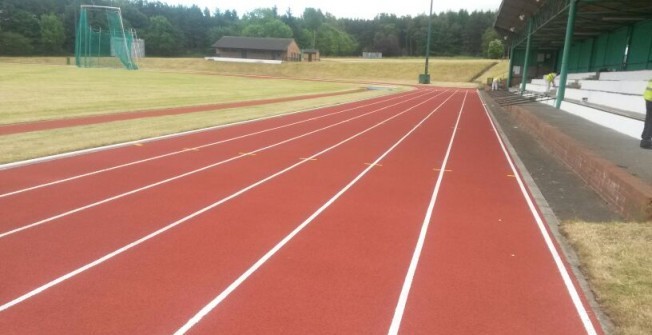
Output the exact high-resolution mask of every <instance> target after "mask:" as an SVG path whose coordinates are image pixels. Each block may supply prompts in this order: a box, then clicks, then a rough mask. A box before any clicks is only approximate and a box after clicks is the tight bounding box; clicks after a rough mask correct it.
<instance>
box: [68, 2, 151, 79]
mask: <svg viewBox="0 0 652 335" xmlns="http://www.w3.org/2000/svg"><path fill="white" fill-rule="evenodd" d="M135 42H136V43H138V42H137V41H135V38H134V32H133V30H130V31H125V27H124V23H123V22H122V14H121V12H120V8H119V7H107V6H95V5H82V6H81V8H80V11H79V24H78V26H77V34H76V36H75V63H76V64H77V66H78V67H115V68H120V67H124V68H126V69H129V70H136V69H138V66H137V65H136V56H137V52H136V50H135V48H134V43H135Z"/></svg>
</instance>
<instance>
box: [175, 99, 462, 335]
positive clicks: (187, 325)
mask: <svg viewBox="0 0 652 335" xmlns="http://www.w3.org/2000/svg"><path fill="white" fill-rule="evenodd" d="M453 96H454V94H452V95H451V96H449V97H448V98H447V99H446V100H444V102H442V103H441V104H440V105H439V106H437V107H436V108H435V109H434V110H432V111H431V112H430V113H429V114H428V115H426V117H424V118H423V119H422V120H421V122H419V123H417V124H416V125H415V126H414V127H412V129H410V130H409V131H408V132H407V133H406V134H405V135H403V137H401V138H400V139H399V140H398V141H397V142H396V143H394V145H392V146H391V147H390V148H389V149H387V151H385V152H384V153H383V154H382V155H380V156H379V157H378V158H377V159H376V160H375V161H374V162H373V163H372V164H371V165H369V166H368V167H367V168H365V169H364V170H363V171H362V172H361V173H360V174H359V175H358V176H356V177H355V178H354V179H353V180H351V181H350V182H349V183H348V184H347V185H346V186H344V188H342V189H341V190H340V191H339V192H337V193H336V194H335V195H334V196H333V197H331V198H330V199H329V200H328V201H327V202H326V203H324V204H323V205H322V206H321V207H319V209H317V211H315V212H314V213H312V215H310V216H309V217H308V218H307V219H306V220H305V221H303V222H302V223H301V224H300V225H299V226H298V227H296V228H295V229H294V230H293V231H292V232H291V233H290V234H288V235H287V236H285V238H283V239H282V240H281V241H280V242H279V243H278V244H276V245H275V246H274V247H273V248H272V249H270V250H269V251H268V252H267V253H266V254H265V255H263V257H261V258H260V259H259V260H258V261H257V262H256V263H254V264H253V265H252V266H251V267H250V268H249V269H247V271H245V272H244V273H243V274H242V275H240V277H238V278H237V279H236V280H235V281H234V282H233V283H231V285H229V286H228V287H227V288H226V289H225V290H224V291H222V292H221V293H220V294H219V295H218V296H217V297H215V298H214V299H213V300H211V301H210V302H209V303H208V304H207V305H206V306H204V307H203V308H202V309H201V310H199V312H197V314H195V315H194V316H193V317H192V318H190V320H188V322H186V323H185V324H184V325H183V326H182V327H181V328H179V329H178V330H177V331H176V332H175V333H174V334H175V335H182V334H185V333H186V332H188V330H190V328H192V327H193V326H194V325H196V324H197V323H198V322H199V321H201V319H202V318H203V317H205V316H206V315H207V314H208V313H210V312H211V311H212V310H213V309H215V307H217V305H219V304H220V303H221V302H222V301H224V299H226V298H227V297H228V296H229V294H231V293H232V292H233V291H235V289H237V288H238V286H240V285H241V284H242V283H243V282H244V281H245V280H247V278H249V277H250V276H251V275H252V274H253V273H254V272H256V270H258V269H259V268H260V267H261V266H262V265H263V264H265V262H267V261H268V260H269V259H270V258H271V257H272V256H274V254H276V253H277V252H278V251H279V250H281V248H283V247H284V246H285V245H286V244H287V243H288V242H290V240H292V239H293V238H294V237H295V236H296V235H297V234H299V233H300V232H301V231H302V230H303V229H304V228H305V227H307V226H308V225H309V224H310V223H311V222H312V221H314V220H315V218H317V216H319V215H320V214H321V213H322V212H323V211H324V210H326V208H328V207H329V206H330V205H332V204H333V203H334V202H335V201H336V200H337V199H339V197H341V196H342V194H344V193H345V192H346V191H348V190H349V189H350V188H351V187H352V186H353V185H354V184H356V183H357V182H358V181H359V180H360V179H362V177H364V176H365V175H366V174H367V173H368V172H369V171H371V169H373V168H374V166H375V165H378V163H379V162H380V161H381V160H382V159H383V158H385V157H386V156H387V155H388V154H389V153H390V152H392V151H393V150H394V149H395V148H396V147H397V146H398V145H399V144H401V143H402V142H403V141H404V140H405V139H406V138H407V137H408V136H410V135H411V134H412V133H413V132H414V131H416V130H417V129H418V128H419V127H420V126H421V125H422V124H423V123H424V122H426V120H428V119H429V118H430V116H432V115H433V114H434V113H435V112H436V111H437V110H439V108H441V106H443V105H444V104H445V103H446V102H447V101H448V100H450V99H451V98H452V97H453ZM415 107H416V106H415Z"/></svg>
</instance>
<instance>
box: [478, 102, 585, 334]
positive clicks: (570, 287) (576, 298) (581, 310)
mask: <svg viewBox="0 0 652 335" xmlns="http://www.w3.org/2000/svg"><path fill="white" fill-rule="evenodd" d="M478 96H479V94H478ZM480 99H481V100H482V98H480ZM484 112H485V114H486V116H487V118H488V119H489V122H490V123H491V126H492V128H493V130H494V134H495V135H496V138H497V139H498V142H499V143H500V147H501V148H502V150H503V154H504V155H505V158H506V159H507V162H508V163H509V166H510V168H511V169H512V172H514V177H515V178H516V181H517V183H518V186H519V187H520V189H521V194H523V198H524V199H525V201H526V202H527V205H528V208H529V209H530V212H531V213H532V216H533V217H534V220H535V221H536V223H537V227H538V228H539V231H540V232H541V235H542V236H543V240H544V241H545V243H546V246H547V247H548V251H550V255H551V256H552V259H553V260H554V262H555V265H556V266H557V270H558V271H559V274H560V275H561V278H562V280H563V281H564V285H565V286H566V290H567V291H568V294H569V296H570V298H571V300H572V301H573V305H574V306H575V310H576V311H577V314H578V316H579V317H580V319H581V320H582V324H583V325H584V329H585V330H586V333H587V334H589V335H597V331H596V330H595V326H594V325H593V322H592V321H591V318H590V317H589V313H588V312H587V310H586V307H584V304H583V303H582V299H581V298H580V295H579V293H578V291H577V288H576V287H575V284H574V283H573V280H572V279H571V277H570V274H569V273H568V270H567V269H566V265H564V261H563V260H562V259H561V256H560V255H559V251H557V247H555V244H554V242H553V241H552V238H551V237H550V233H548V229H546V227H545V223H544V222H543V219H542V218H541V215H539V211H537V208H536V206H535V205H534V202H533V201H532V198H531V197H530V194H529V193H528V191H527V188H526V187H525V184H524V183H523V179H521V175H520V174H519V173H518V172H517V170H516V167H515V166H514V162H513V161H512V158H511V157H510V156H509V153H508V152H507V148H506V147H505V144H504V143H503V140H502V138H500V134H499V133H498V130H497V129H496V126H495V125H494V123H493V120H492V119H491V117H490V116H489V111H487V108H486V105H485V106H484Z"/></svg>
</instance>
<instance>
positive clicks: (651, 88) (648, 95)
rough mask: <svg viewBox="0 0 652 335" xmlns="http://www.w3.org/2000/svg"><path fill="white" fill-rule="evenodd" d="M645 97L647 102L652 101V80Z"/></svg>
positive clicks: (649, 82) (648, 84)
mask: <svg viewBox="0 0 652 335" xmlns="http://www.w3.org/2000/svg"><path fill="white" fill-rule="evenodd" d="M643 97H644V98H645V100H647V101H652V79H650V80H649V81H648V82H647V88H646V89H645V93H643Z"/></svg>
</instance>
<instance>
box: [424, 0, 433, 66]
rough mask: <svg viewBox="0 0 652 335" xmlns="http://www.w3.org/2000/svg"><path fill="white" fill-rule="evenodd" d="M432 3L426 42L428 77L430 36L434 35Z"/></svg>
mask: <svg viewBox="0 0 652 335" xmlns="http://www.w3.org/2000/svg"><path fill="white" fill-rule="evenodd" d="M432 1H433V0H430V14H429V15H428V40H427V41H426V69H425V72H424V73H425V74H426V75H428V59H429V58H430V36H431V34H432Z"/></svg>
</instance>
